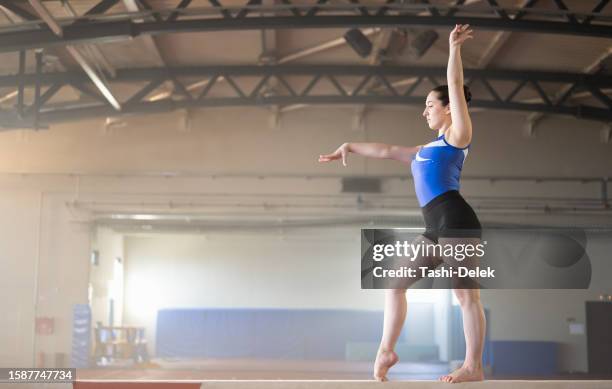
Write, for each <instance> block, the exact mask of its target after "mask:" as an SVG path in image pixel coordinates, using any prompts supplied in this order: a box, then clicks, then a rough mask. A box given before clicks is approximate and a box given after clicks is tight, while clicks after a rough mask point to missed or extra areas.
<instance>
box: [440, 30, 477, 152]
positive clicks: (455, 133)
mask: <svg viewBox="0 0 612 389" xmlns="http://www.w3.org/2000/svg"><path fill="white" fill-rule="evenodd" d="M471 34H472V30H470V25H469V24H464V25H461V24H457V25H456V26H455V28H454V29H453V31H452V32H451V33H450V36H449V39H448V43H449V54H448V67H447V68H446V78H447V83H448V99H449V103H450V104H449V105H450V114H451V119H452V123H453V125H452V129H451V131H450V133H449V134H448V139H447V140H448V141H449V142H450V143H451V144H452V145H453V146H456V147H466V146H467V145H469V144H470V142H471V141H472V121H471V119H470V114H469V113H468V108H467V102H466V100H465V95H464V91H463V65H462V64H461V45H462V44H463V43H464V42H465V41H466V40H467V39H471V38H472V35H471Z"/></svg>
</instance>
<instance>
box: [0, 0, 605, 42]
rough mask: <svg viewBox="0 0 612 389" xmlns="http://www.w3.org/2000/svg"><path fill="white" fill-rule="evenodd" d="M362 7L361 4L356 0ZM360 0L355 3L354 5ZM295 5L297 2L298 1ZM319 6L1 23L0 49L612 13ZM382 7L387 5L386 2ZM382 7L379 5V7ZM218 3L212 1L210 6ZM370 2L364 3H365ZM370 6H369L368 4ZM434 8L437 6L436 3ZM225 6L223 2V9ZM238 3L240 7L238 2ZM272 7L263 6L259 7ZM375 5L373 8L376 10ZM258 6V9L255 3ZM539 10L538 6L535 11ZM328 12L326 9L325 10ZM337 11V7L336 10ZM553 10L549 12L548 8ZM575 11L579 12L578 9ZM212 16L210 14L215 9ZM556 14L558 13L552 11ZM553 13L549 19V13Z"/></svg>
mask: <svg viewBox="0 0 612 389" xmlns="http://www.w3.org/2000/svg"><path fill="white" fill-rule="evenodd" d="M0 1H1V0H0ZM355 6H356V9H357V8H359V7H360V8H363V7H365V6H363V5H359V4H357V5H355ZM357 6H358V7H357ZM295 7H298V6H297V5H296V6H295ZM319 7H321V9H319V10H318V13H317V14H316V15H314V16H309V15H303V16H260V15H258V14H257V13H255V12H251V13H250V14H249V15H250V16H245V17H240V18H238V17H229V18H228V17H224V16H217V17H211V16H210V15H207V14H197V13H195V14H188V15H189V18H186V17H183V15H181V16H180V17H178V18H176V19H173V20H155V21H143V22H137V20H139V19H142V17H143V16H142V12H138V13H135V14H134V13H133V12H132V14H133V15H130V14H126V15H122V16H120V17H117V16H114V17H113V18H112V19H109V18H108V17H106V18H105V17H104V16H103V15H102V16H100V17H98V18H97V19H96V20H95V22H94V21H90V20H88V19H79V20H80V22H79V23H73V24H70V25H65V26H64V28H63V30H64V36H63V37H60V36H58V35H56V34H54V33H53V32H52V31H45V30H42V29H40V28H39V26H36V25H34V26H32V27H27V28H23V29H20V30H19V31H14V30H5V31H2V30H1V29H0V50H1V51H15V50H20V49H27V48H35V47H38V48H40V47H46V46H51V45H67V44H74V43H77V42H83V41H89V42H91V41H96V40H109V39H122V38H125V37H126V36H127V37H130V36H131V37H133V36H138V35H152V34H167V33H180V32H206V31H232V30H261V29H264V28H265V29H294V28H342V27H345V28H349V27H362V28H368V27H369V28H374V27H387V28H392V27H402V26H427V27H429V28H433V27H448V26H454V25H455V24H470V25H472V26H474V27H477V28H479V29H482V30H494V31H500V30H503V31H520V32H530V33H548V34H562V35H580V36H596V37H605V38H612V18H611V17H610V16H609V15H603V14H598V15H597V17H596V18H595V20H594V21H596V22H597V23H591V22H589V23H572V22H569V21H567V20H565V19H563V17H562V16H566V15H567V12H566V13H561V12H552V11H548V13H547V14H542V12H543V11H542V10H534V9H532V8H530V9H527V10H525V11H524V12H526V13H528V14H529V15H530V18H524V17H522V18H518V17H515V18H503V17H495V16H494V15H493V16H492V15H491V12H492V10H493V9H495V10H499V9H498V8H490V9H488V8H486V7H483V9H482V10H481V9H480V8H478V9H471V10H470V14H467V13H465V14H462V13H461V12H456V13H455V14H454V15H452V16H448V15H447V14H445V13H444V12H438V13H436V14H431V13H429V14H428V15H421V14H406V15H395V14H388V11H386V12H387V13H386V14H382V15H381V14H377V13H373V14H369V15H367V16H366V15H362V14H359V15H346V14H337V13H336V14H333V15H330V14H329V9H328V8H325V7H323V6H319ZM384 7H390V5H386V6H384ZM384 7H382V6H381V7H379V8H378V9H382V8H384ZM212 8H216V7H212ZM366 8H368V7H366ZM369 8H370V9H371V8H372V6H369ZM434 8H435V7H434ZM228 9H229V8H221V10H225V11H227V10H228ZM239 9H242V8H239ZM267 9H272V10H274V7H268V8H263V7H262V8H261V12H263V11H265V10H267ZM376 9H377V8H374V9H372V10H371V12H375V10H376ZM436 9H440V10H443V9H444V8H443V7H438V8H436ZM258 10H259V9H258ZM211 11H214V12H218V11H216V10H214V9H213V10H211ZM536 11H538V12H536ZM172 12H176V9H174V8H172V9H165V10H161V9H160V10H157V9H156V10H155V13H156V14H164V13H166V14H167V13H170V14H172ZM326 12H327V13H326ZM336 12H337V11H336ZM513 12H514V14H516V9H507V10H505V13H506V14H508V15H510V16H512V15H513ZM551 12H552V14H551ZM557 14H559V15H557ZM576 15H578V14H576ZM213 16H214V15H213ZM554 16H557V19H558V20H557V19H554V18H553V17H554ZM551 18H553V19H551Z"/></svg>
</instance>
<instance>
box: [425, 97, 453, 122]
mask: <svg viewBox="0 0 612 389" xmlns="http://www.w3.org/2000/svg"><path fill="white" fill-rule="evenodd" d="M423 117H425V119H426V120H427V124H428V125H429V128H431V129H432V130H438V129H440V128H441V127H442V126H443V125H444V123H445V122H446V121H447V120H450V108H449V106H448V105H446V106H444V105H442V100H440V99H439V98H438V92H434V91H431V92H429V94H428V95H427V99H426V100H425V110H424V111H423Z"/></svg>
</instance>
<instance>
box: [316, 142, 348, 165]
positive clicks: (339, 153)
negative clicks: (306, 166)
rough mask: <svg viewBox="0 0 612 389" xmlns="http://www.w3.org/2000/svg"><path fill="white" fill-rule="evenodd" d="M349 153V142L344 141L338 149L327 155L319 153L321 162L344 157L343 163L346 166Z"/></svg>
mask: <svg viewBox="0 0 612 389" xmlns="http://www.w3.org/2000/svg"><path fill="white" fill-rule="evenodd" d="M348 153H349V144H348V143H344V144H342V146H340V147H338V148H337V149H336V151H334V152H333V153H331V154H327V155H319V162H330V161H335V160H337V159H342V165H344V166H346V155H347V154H348Z"/></svg>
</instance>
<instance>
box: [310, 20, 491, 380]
mask: <svg viewBox="0 0 612 389" xmlns="http://www.w3.org/2000/svg"><path fill="white" fill-rule="evenodd" d="M470 38H472V30H471V29H470V28H469V25H456V26H455V28H454V29H453V30H452V32H451V33H450V37H449V45H450V50H449V58H448V67H447V85H443V86H439V87H437V88H434V89H433V90H432V91H431V92H429V94H428V95H427V99H426V101H425V110H424V111H423V116H424V117H425V119H427V124H428V125H429V128H431V129H432V130H434V131H436V132H437V138H436V139H434V140H433V141H432V142H430V143H428V144H425V145H421V146H415V147H404V146H397V145H388V144H382V143H344V144H343V145H341V146H340V147H339V148H338V149H337V150H336V151H334V152H333V153H331V154H328V155H321V156H320V157H319V162H329V161H334V160H342V163H343V165H344V166H346V158H347V155H348V154H349V153H355V154H359V155H362V156H364V157H371V158H385V159H395V160H398V161H401V162H405V163H411V168H412V175H413V178H414V186H415V191H416V195H417V199H418V202H419V205H420V206H421V209H422V212H423V218H424V220H425V227H426V229H425V233H424V234H423V235H422V236H420V237H418V238H417V239H416V240H417V241H420V242H425V243H427V244H435V243H438V244H441V245H444V244H449V243H450V244H457V243H461V244H465V243H470V244H477V243H479V242H480V231H481V226H480V222H479V221H478V218H477V216H476V214H475V213H474V210H473V209H472V207H470V205H469V204H468V203H467V202H466V201H465V200H464V199H463V197H462V196H461V194H459V180H460V177H461V169H462V167H463V162H464V160H465V158H466V157H467V153H468V148H469V146H470V143H471V141H472V122H471V120H470V115H469V113H468V107H467V103H468V102H469V101H470V99H471V95H470V92H469V90H468V88H467V87H465V86H464V85H463V66H462V63H461V45H462V44H463V43H464V42H465V41H466V40H467V39H470ZM443 262H446V259H445V258H439V257H427V258H419V260H418V261H415V263H418V264H419V266H423V264H426V266H428V267H431V268H435V267H437V266H438V265H440V264H441V263H443ZM411 282H414V280H411ZM470 285H472V286H466V285H465V284H464V285H460V284H456V283H455V284H454V285H453V286H454V293H455V295H456V296H457V299H458V300H459V304H460V306H461V312H462V315H463V328H464V335H465V341H466V355H465V360H464V362H463V365H462V366H461V367H460V368H459V369H457V370H455V371H453V372H451V373H450V374H448V375H444V376H442V377H440V380H442V381H444V382H451V383H458V382H466V381H481V380H483V378H484V375H483V370H482V352H483V344H484V335H485V326H486V324H485V316H484V311H483V308H482V304H481V302H480V290H479V289H477V288H475V287H473V284H470ZM409 286H410V285H409V284H401V285H399V287H397V288H395V287H394V288H393V289H387V290H386V294H385V314H384V325H383V335H382V339H381V343H380V347H379V349H378V353H377V356H376V361H375V363H374V378H375V379H377V380H379V381H386V380H387V371H388V370H389V368H390V367H391V366H393V365H394V364H395V363H397V362H398V356H397V354H396V353H395V352H394V348H395V344H396V342H397V339H398V337H399V335H400V332H401V330H402V326H403V324H404V320H405V317H406V288H408V287H409Z"/></svg>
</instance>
